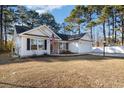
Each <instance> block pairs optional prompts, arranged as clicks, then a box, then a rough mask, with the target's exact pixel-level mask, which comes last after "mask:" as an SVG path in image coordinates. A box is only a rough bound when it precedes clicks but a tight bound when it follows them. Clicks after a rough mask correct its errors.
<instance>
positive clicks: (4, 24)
mask: <svg viewBox="0 0 124 93" xmlns="http://www.w3.org/2000/svg"><path fill="white" fill-rule="evenodd" d="M4 23H5V24H4V30H5V34H4V35H5V48H7V31H6V26H7V24H6V14H5V21H4Z"/></svg>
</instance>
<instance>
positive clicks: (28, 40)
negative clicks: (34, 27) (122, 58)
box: [27, 38, 30, 50]
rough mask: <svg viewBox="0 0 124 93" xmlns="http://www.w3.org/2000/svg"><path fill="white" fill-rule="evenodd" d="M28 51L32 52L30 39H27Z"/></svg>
mask: <svg viewBox="0 0 124 93" xmlns="http://www.w3.org/2000/svg"><path fill="white" fill-rule="evenodd" d="M27 50H30V38H27Z"/></svg>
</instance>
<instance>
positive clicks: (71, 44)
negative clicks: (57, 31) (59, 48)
mask: <svg viewBox="0 0 124 93" xmlns="http://www.w3.org/2000/svg"><path fill="white" fill-rule="evenodd" d="M68 49H69V51H70V52H73V53H78V52H79V44H78V41H73V42H69V44H68Z"/></svg>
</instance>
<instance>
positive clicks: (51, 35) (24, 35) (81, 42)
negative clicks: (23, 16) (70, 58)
mask: <svg viewBox="0 0 124 93" xmlns="http://www.w3.org/2000/svg"><path fill="white" fill-rule="evenodd" d="M15 29H16V30H15V33H14V48H13V50H14V52H13V53H14V54H16V55H18V56H20V57H26V56H34V55H43V54H47V55H51V54H58V55H59V54H62V53H66V52H67V53H76V54H87V53H89V52H91V50H92V42H91V40H90V35H89V33H88V32H87V33H82V34H80V35H64V34H59V33H55V32H54V31H52V30H51V29H50V28H49V27H47V26H46V25H42V26H40V27H37V28H34V29H30V28H27V27H24V26H23V27H22V26H15Z"/></svg>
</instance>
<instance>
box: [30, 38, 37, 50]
mask: <svg viewBox="0 0 124 93" xmlns="http://www.w3.org/2000/svg"><path fill="white" fill-rule="evenodd" d="M31 50H37V40H36V39H31Z"/></svg>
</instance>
